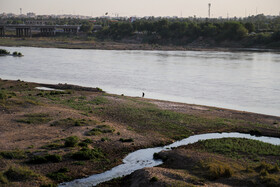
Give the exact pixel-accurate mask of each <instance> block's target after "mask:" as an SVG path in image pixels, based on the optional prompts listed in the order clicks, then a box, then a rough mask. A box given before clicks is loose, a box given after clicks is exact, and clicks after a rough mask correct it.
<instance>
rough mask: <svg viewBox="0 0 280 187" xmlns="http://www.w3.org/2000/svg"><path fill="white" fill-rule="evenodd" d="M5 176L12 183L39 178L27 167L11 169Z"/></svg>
mask: <svg viewBox="0 0 280 187" xmlns="http://www.w3.org/2000/svg"><path fill="white" fill-rule="evenodd" d="M4 175H5V176H6V177H7V178H8V179H9V180H10V181H26V180H31V179H35V178H37V177H38V175H36V174H35V173H34V172H33V171H31V170H30V169H28V168H25V167H10V168H9V169H8V170H7V171H6V172H4Z"/></svg>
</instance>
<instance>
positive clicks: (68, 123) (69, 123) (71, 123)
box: [51, 118, 97, 126]
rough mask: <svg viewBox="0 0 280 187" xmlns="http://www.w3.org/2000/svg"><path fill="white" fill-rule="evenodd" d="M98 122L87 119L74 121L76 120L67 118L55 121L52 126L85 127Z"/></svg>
mask: <svg viewBox="0 0 280 187" xmlns="http://www.w3.org/2000/svg"><path fill="white" fill-rule="evenodd" d="M96 123H97V122H96V121H93V120H90V121H89V120H86V119H74V118H66V119H61V120H58V121H55V122H53V123H52V124H51V126H62V125H65V126H84V125H95V124H96Z"/></svg>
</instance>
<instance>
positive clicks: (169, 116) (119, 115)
mask: <svg viewBox="0 0 280 187" xmlns="http://www.w3.org/2000/svg"><path fill="white" fill-rule="evenodd" d="M95 113H96V114H98V115H100V116H102V117H104V118H110V119H112V120H114V121H118V122H121V123H124V124H127V125H128V126H129V127H130V128H132V129H133V130H135V131H136V132H139V133H144V132H145V131H154V132H159V133H161V134H163V135H165V136H167V137H170V138H174V139H181V138H185V137H188V136H189V135H191V134H192V130H196V129H198V128H205V127H206V128H205V129H210V130H211V129H224V128H231V122H228V121H226V120H225V119H219V118H217V119H213V120H211V119H206V118H202V117H197V116H193V115H187V114H182V113H178V112H173V111H169V110H161V109H159V108H157V107H156V106H153V105H151V104H147V105H146V104H138V105H135V104H133V103H132V104H130V103H125V104H124V103H121V104H114V105H105V106H104V107H102V108H100V109H98V111H96V112H95Z"/></svg>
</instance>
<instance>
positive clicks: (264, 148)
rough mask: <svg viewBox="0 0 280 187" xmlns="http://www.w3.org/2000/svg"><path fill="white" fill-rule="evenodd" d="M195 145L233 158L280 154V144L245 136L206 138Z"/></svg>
mask: <svg viewBox="0 0 280 187" xmlns="http://www.w3.org/2000/svg"><path fill="white" fill-rule="evenodd" d="M195 147H196V148H199V149H202V150H205V151H208V152H212V153H219V154H222V155H226V156H228V157H232V158H242V157H244V158H251V159H255V158H256V157H258V156H280V146H277V145H272V144H268V143H263V142H260V141H257V140H248V139H244V138H223V139H213V140H204V141H200V142H198V143H196V144H195Z"/></svg>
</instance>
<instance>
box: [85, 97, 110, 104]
mask: <svg viewBox="0 0 280 187" xmlns="http://www.w3.org/2000/svg"><path fill="white" fill-rule="evenodd" d="M89 103H90V104H94V105H101V104H106V103H108V99H106V98H105V97H103V96H96V97H95V98H94V99H92V100H91V101H89Z"/></svg>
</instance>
